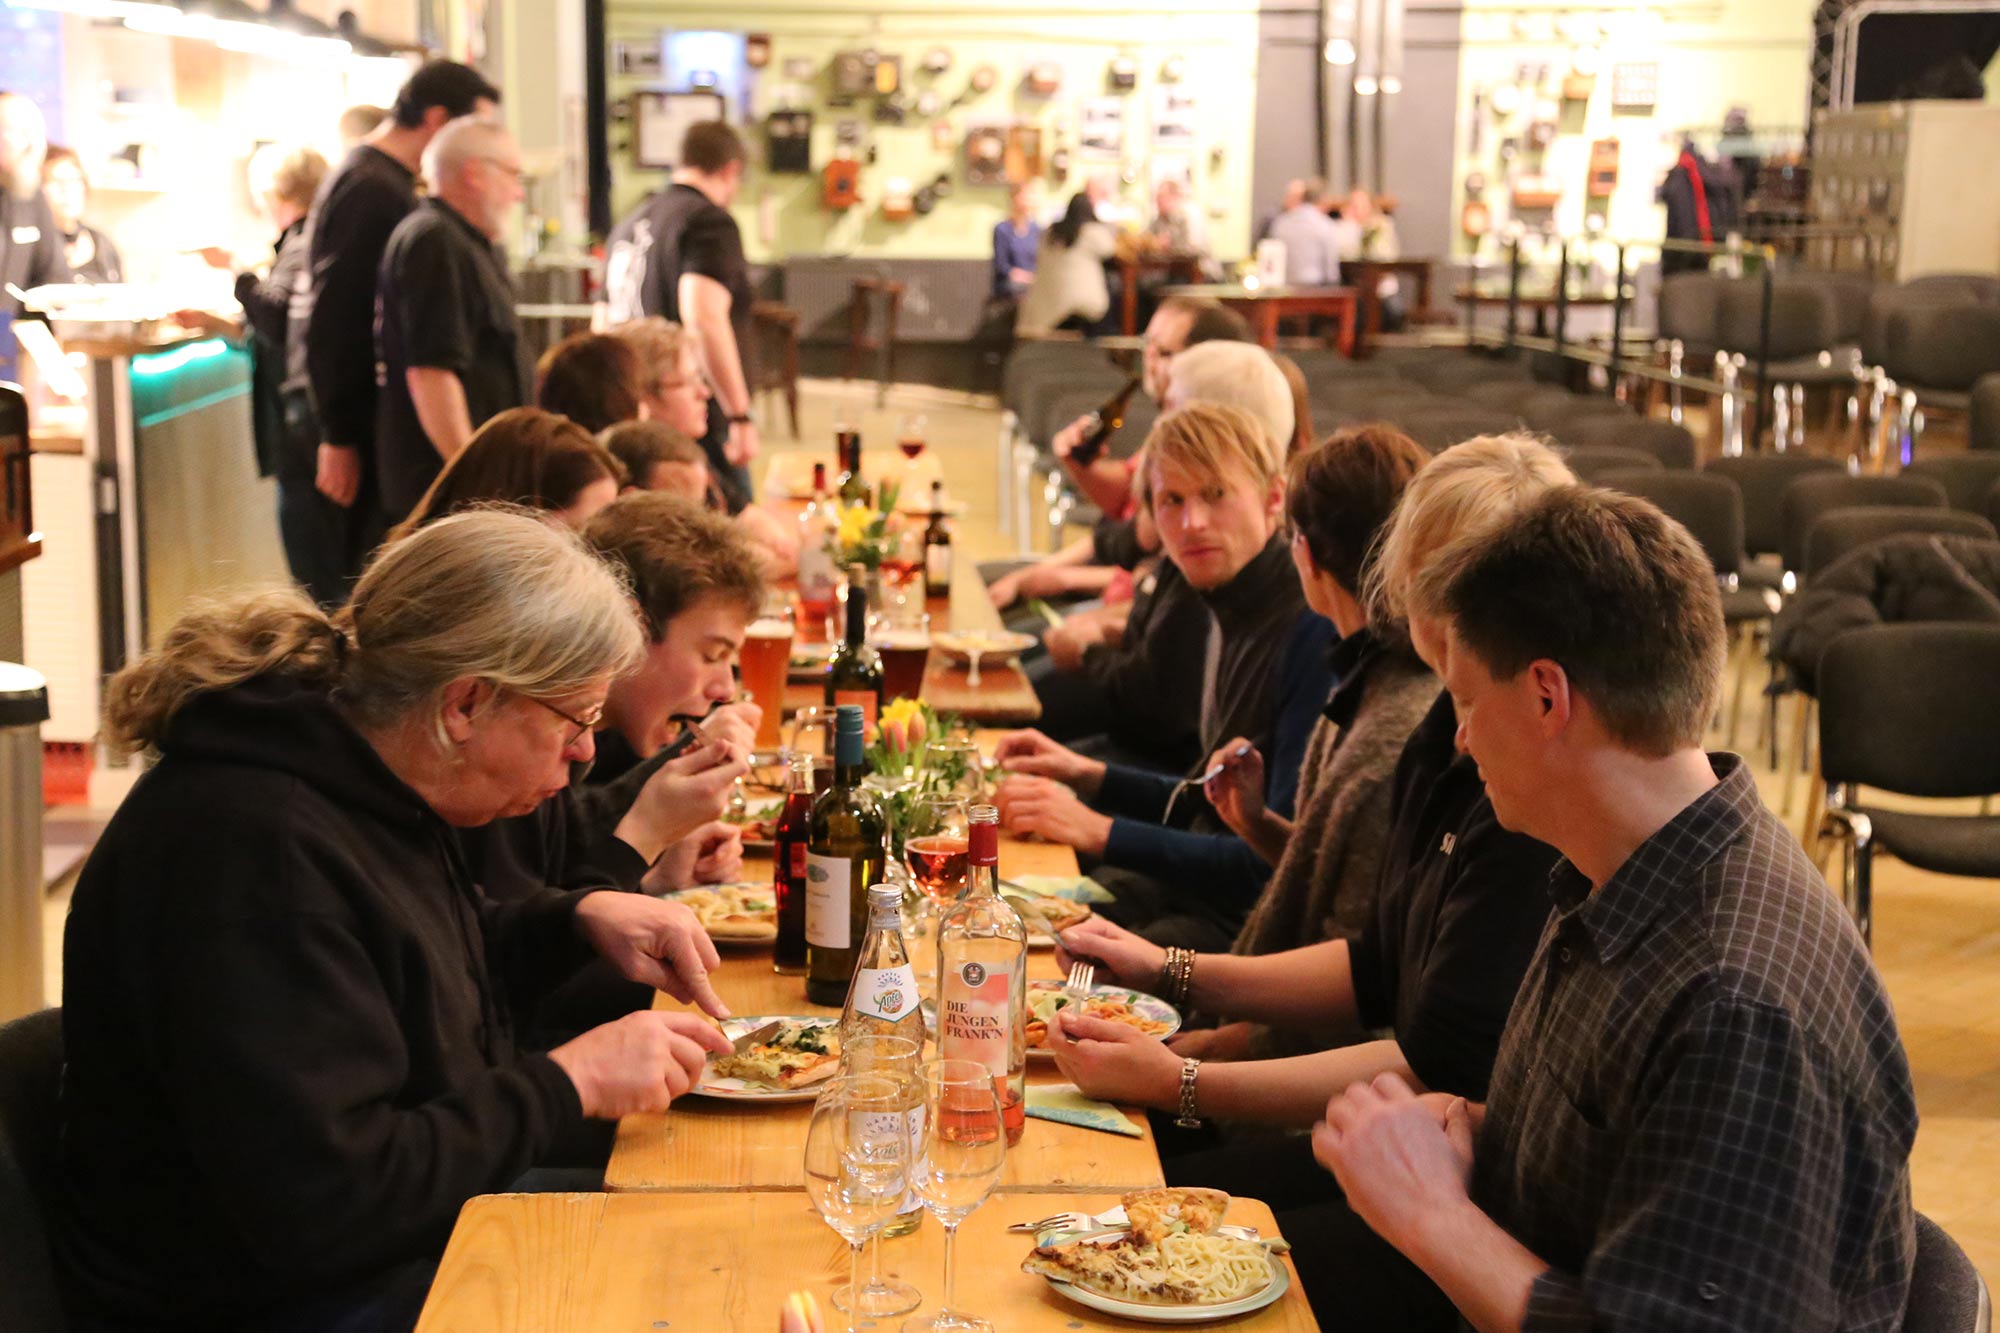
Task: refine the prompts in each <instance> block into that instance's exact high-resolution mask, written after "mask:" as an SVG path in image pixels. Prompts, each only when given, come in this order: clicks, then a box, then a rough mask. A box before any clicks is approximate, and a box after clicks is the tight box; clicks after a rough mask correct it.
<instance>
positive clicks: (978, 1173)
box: [903, 1060, 1007, 1333]
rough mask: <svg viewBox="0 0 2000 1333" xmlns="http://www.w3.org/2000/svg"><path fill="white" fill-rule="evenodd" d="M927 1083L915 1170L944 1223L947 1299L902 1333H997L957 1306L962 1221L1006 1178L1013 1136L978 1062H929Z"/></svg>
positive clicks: (920, 1190)
mask: <svg viewBox="0 0 2000 1333" xmlns="http://www.w3.org/2000/svg"><path fill="white" fill-rule="evenodd" d="M920 1073H921V1076H922V1078H923V1083H924V1132H923V1139H922V1145H921V1147H920V1148H919V1149H918V1152H917V1156H916V1160H915V1161H914V1162H913V1163H912V1165H911V1168H910V1175H911V1182H912V1185H913V1187H914V1188H915V1189H916V1191H917V1197H918V1198H920V1199H922V1200H923V1201H924V1207H926V1208H928V1209H930V1211H931V1215H932V1216H934V1217H936V1218H937V1220H938V1221H939V1222H941V1223H943V1224H944V1299H943V1302H942V1304H941V1306H940V1308H939V1309H938V1311H937V1313H935V1314H931V1315H919V1316H917V1317H916V1318H914V1319H909V1320H906V1321H905V1322H904V1324H903V1333H992V1330H993V1325H992V1324H990V1323H988V1322H987V1321H986V1320H984V1319H981V1318H979V1317H978V1316H976V1315H970V1314H966V1313H964V1312H963V1311H960V1310H954V1309H952V1307H951V1301H952V1293H953V1289H954V1288H953V1280H954V1278H955V1277H956V1276H957V1273H956V1260H957V1242H958V1224H959V1223H961V1222H963V1221H964V1220H965V1219H966V1218H968V1217H970V1216H971V1215H972V1214H973V1212H974V1211H976V1210H977V1209H978V1207H979V1205H980V1204H982V1203H984V1202H986V1196H987V1195H989V1194H991V1193H992V1192H993V1186H994V1185H995V1184H996V1183H998V1181H999V1179H1000V1168H1001V1167H1002V1166H1004V1165H1005V1164H1006V1161H1007V1133H1006V1129H1005V1127H1004V1126H1003V1125H1002V1123H1001V1118H1000V1097H999V1094H998V1093H997V1092H995V1091H994V1088H993V1075H992V1072H991V1071H989V1070H988V1069H987V1068H986V1066H985V1065H982V1064H979V1063H977V1062H976V1061H972V1060H930V1061H927V1062H925V1064H924V1065H923V1067H922V1069H921V1070H920Z"/></svg>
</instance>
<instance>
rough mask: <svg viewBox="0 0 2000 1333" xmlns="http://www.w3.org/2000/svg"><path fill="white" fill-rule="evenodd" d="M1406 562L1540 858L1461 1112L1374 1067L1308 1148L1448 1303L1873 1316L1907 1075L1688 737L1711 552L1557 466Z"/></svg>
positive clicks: (1734, 779)
mask: <svg viewBox="0 0 2000 1333" xmlns="http://www.w3.org/2000/svg"><path fill="white" fill-rule="evenodd" d="M1426 577H1427V578H1429V579H1431V580H1433V581H1434V584H1435V586H1436V587H1437V588H1439V589H1441V590H1442V595H1441V601H1442V605H1443V606H1444V608H1445V616H1444V621H1445V626H1444V631H1445V639H1444V644H1443V651H1442V659H1443V660H1442V662H1441V663H1440V673H1439V674H1440V675H1441V677H1442V678H1443V680H1444V683H1445V686H1446V688H1447V689H1448V690H1449V691H1450V693H1451V696H1452V699H1453V701H1454V703H1455V705H1456V707H1457V711H1458V718H1459V743H1460V744H1461V745H1462V746H1463V747H1464V748H1465V749H1466V750H1467V752H1468V753H1470V755H1471V756H1472V758H1473V759H1474V761H1475V762H1477V763H1478V765H1479V768H1480V772H1481V775H1482V777H1483V778H1484V781H1485V784H1486V788H1487V791H1488V794H1489V796H1490V797H1491V800H1492V803H1493V809H1494V813H1495V815H1496V817H1497V818H1498V819H1499V820H1500V822H1501V823H1502V824H1503V825H1505V826H1507V827H1510V828H1513V829H1517V830H1519V831H1522V832H1525V833H1528V834H1530V835H1531V836H1533V837H1536V838H1539V839H1541V840H1542V841H1545V842H1547V843H1549V844H1551V845H1552V846H1554V847H1555V848H1557V850H1559V851H1560V852H1562V853H1563V855H1564V858H1565V860H1564V861H1563V862H1561V863H1559V864H1558V866H1557V870H1556V873H1555V875H1554V876H1553V878H1552V881H1551V886H1550V892H1551V896H1552V898H1553V899H1554V904H1555V914H1554V915H1553V916H1552V917H1551V919H1550V921H1549V924H1548V926H1547V928H1546V929H1545V930H1544V932H1543V936H1542V940H1541V944H1540V946H1539V948H1538V951H1537V953H1536V955H1535V959H1534V961H1533V962H1532V963H1531V964H1530V965H1529V968H1528V972H1527V975H1526V977H1525V979H1524V980H1523V982H1522V985H1521V990H1520V993H1519V995H1518V996H1517V997H1516V999H1515V1002H1514V1009H1513V1012H1512V1014H1511V1015H1510V1016H1509V1019H1508V1024H1507V1028H1506V1030H1505V1031H1504V1032H1503V1034H1502V1036H1501V1042H1500V1050H1499V1055H1498V1057H1497V1060H1496V1062H1495V1065H1494V1070H1493V1077H1492V1083H1491V1089H1490V1092H1489V1100H1488V1101H1487V1103H1486V1104H1485V1105H1484V1106H1478V1105H1472V1104H1468V1103H1467V1102H1465V1101H1464V1100H1463V1099H1458V1098H1420V1097H1418V1096H1417V1095H1415V1094H1414V1093H1413V1092H1412V1091H1411V1090H1410V1088H1409V1087H1408V1085H1407V1084H1405V1083H1404V1082H1403V1081H1402V1080H1401V1079H1398V1078H1397V1077H1395V1076H1394V1075H1393V1074H1384V1075H1382V1076H1379V1077H1378V1078H1376V1079H1374V1080H1372V1081H1371V1082H1370V1083H1367V1084H1362V1085H1356V1086H1354V1087H1351V1088H1349V1089H1348V1090H1347V1091H1345V1092H1344V1093H1342V1094H1341V1095H1340V1096H1337V1097H1335V1098H1334V1099H1332V1101H1331V1102H1329V1104H1328V1107H1327V1115H1326V1119H1325V1121H1324V1122H1322V1123H1321V1125H1320V1126H1318V1127H1317V1129H1316V1130H1315V1133H1314V1140H1315V1149H1316V1153H1317V1155H1318V1157H1319V1159H1320V1161H1321V1162H1322V1163H1323V1164H1325V1165H1326V1166H1327V1167H1329V1168H1330V1169H1331V1170H1332V1171H1333V1173H1334V1175H1335V1176H1336V1177H1337V1178H1338V1180H1339V1182H1340V1184H1341V1186H1342V1188H1343V1189H1344V1191H1345V1193H1346V1196H1347V1199H1348V1201H1349V1203H1350V1204H1351V1206H1352V1207H1353V1208H1354V1210H1355V1211H1356V1212H1357V1213H1358V1214H1360V1216H1362V1217H1363V1218H1364V1219H1366V1220H1367V1222H1368V1223H1369V1224H1370V1225H1371V1226H1372V1227H1373V1228H1374V1229H1375V1230H1376V1231H1377V1232H1378V1233H1380V1234H1381V1235H1382V1236H1383V1237H1384V1238H1385V1239H1387V1240H1388V1241H1389V1242H1390V1243H1391V1244H1393V1245H1394V1246H1396V1248H1397V1249H1399V1250H1401V1251H1402V1252H1403V1253H1404V1254H1405V1255H1407V1256H1408V1257H1409V1258H1410V1259H1411V1260H1412V1261H1414V1262H1415V1263H1416V1264H1417V1266H1419V1267H1420V1268H1422V1269H1423V1270H1424V1272H1425V1273H1426V1274H1428V1275H1429V1277H1430V1279H1431V1280H1432V1281H1433V1282H1435V1283H1436V1285H1437V1287H1438V1288H1439V1290H1440V1292H1441V1298H1440V1300H1439V1302H1438V1306H1439V1308H1438V1309H1437V1311H1436V1312H1435V1316H1436V1317H1435V1318H1434V1319H1433V1320H1431V1321H1429V1322H1423V1323H1413V1324H1412V1326H1415V1327H1433V1326H1434V1327H1440V1328H1444V1327H1450V1326H1451V1325H1452V1320H1453V1318H1454V1316H1453V1313H1452V1311H1451V1310H1450V1309H1447V1308H1444V1302H1445V1300H1447V1299H1448V1301H1449V1303H1450V1304H1451V1305H1454V1306H1456V1307H1457V1311H1458V1313H1459V1314H1462V1315H1463V1316H1464V1317H1465V1318H1466V1319H1467V1320H1469V1321H1470V1322H1471V1323H1472V1324H1473V1325H1474V1326H1475V1327H1477V1328H1480V1329H1482V1330H1495V1329H1568V1328H1601V1327H1616V1328H1635V1329H1637V1328H1648V1329H1650V1328H1670V1327H1671V1328H1696V1327H1698V1328H1718V1329H1721V1328H1733V1329H1769V1328H1817V1329H1837V1330H1863V1329H1869V1330H1873V1329H1880V1330H1891V1329H1894V1328H1897V1327H1898V1326H1899V1325H1900V1323H1901V1320H1902V1314H1903V1307H1904V1302H1905V1297H1906V1296H1907V1294H1908V1289H1909V1282H1910V1269H1911V1264H1912V1260H1913V1255H1914V1239H1913V1230H1912V1228H1913V1221H1912V1215H1911V1211H1910V1194H1909V1151H1910V1145H1911V1142H1912V1140H1913V1139H1914V1137H1915V1132H1916V1108H1915V1103H1914V1099H1913V1096H1912V1092H1911V1087H1910V1076H1909V1068H1908V1063H1907V1060H1906V1058H1905V1056H1904V1053H1903V1049H1902V1044H1901V1041H1900V1039H1899V1038H1898V1036H1897V1032H1896V1026H1895V1020H1894V1017H1893V1015H1892V1014H1891V1012H1890V1006H1889V1000H1888V997H1887V995H1886V994H1885V993H1884V990H1883V986H1882V981H1881V978H1880V976H1879V975H1877V973H1876V971H1875V969H1874V966H1873V964H1872V962H1871V961H1870V959H1869V957H1868V953H1867V950H1866V947H1865V946H1864V945H1863V943H1862V941H1861V938H1860V936H1859V934H1858V933H1857V932H1856V931H1855V929H1854V927H1853V924H1852V922H1851V921H1849V920H1848V918H1847V917H1846V915H1845V914H1844V912H1843V910H1842V908H1841V906H1840V904H1839V901H1838V900H1837V899H1836V898H1835V897H1834V895H1833V894H1831V893H1830V892H1829V891H1828V890H1827V887H1826V885H1825V883H1824V882H1823V881H1822V880H1821V879H1820V876H1819V874H1818V873H1817V871H1815V870H1814V868H1813V866H1812V864H1811V862H1810V861H1809V860H1807V858H1806V857H1805V855H1804V853H1803V852H1802V851H1801V849H1800V848H1799V845H1798V843H1797V842H1796V840H1794V839H1793V838H1792V836H1791V835H1790V834H1789V833H1788V832H1787V830H1786V829H1785V828H1784V827H1783V826H1782V825H1781V824H1780V823H1779V822H1778V821H1777V820H1776V819H1775V818H1774V817H1773V816H1772V815H1771V814H1770V812H1769V811H1768V810H1766V809H1765V808H1764V806H1763V804H1762V803H1761V801H1760V800H1759V799H1758V796H1757V791H1756V788H1755V786H1754V785H1753V783H1752V781H1751V777H1750V773H1749V770H1748V768H1747V767H1746V766H1745V765H1744V763H1743V761H1742V759H1741V758H1739V757H1737V756H1735V755H1728V754H1717V755H1710V754H1706V753H1704V752H1703V750H1702V749H1701V737H1702V734H1703V731H1704V729H1705V728H1706V725H1707V722H1708V720H1709V717H1710V716H1711V714H1712V712H1713V710H1714V707H1715V701H1716V697H1717V693H1718V689H1719V683H1720V678H1721V671H1722V663H1723V656H1724V631H1723V622H1722V614H1721V608H1720V604H1719V600H1718V596H1717V591H1716V583H1715V578H1714V574H1713V571H1712V568H1711V566H1710V565H1709V563H1708V561H1707V559H1706V557H1705V556H1703V554H1702V553H1701V550H1700V548H1699V547H1697V546H1696V545H1695V543H1694V541H1693V540H1692V538H1690V537H1689V536H1688V534H1687V533H1686V531H1685V530H1684V529H1682V528H1680V527H1679V526H1678V525H1676V524H1674V523H1672V522H1671V521H1669V520H1668V519H1666V518H1665V517H1664V516H1663V515H1661V514H1660V513H1659V511H1658V510H1656V509H1654V508H1653V507H1652V506H1651V505H1649V504H1646V503H1645V502H1644V501H1641V500H1636V499H1633V498H1630V497H1625V496H1619V495H1616V494H1613V493H1611V492H1607V491H1600V490H1581V489H1568V490H1563V491H1558V492H1556V493H1554V494H1552V495H1550V496H1547V497H1544V498H1543V499H1542V500H1540V501H1538V502H1537V503H1536V504H1534V505H1532V506H1530V507H1529V508H1528V509H1527V510H1526V511H1525V512H1524V514H1523V516H1522V517H1521V519H1520V520H1519V521H1518V522H1517V523H1516V524H1514V525H1512V526H1511V527H1510V528H1509V529H1507V530H1505V531H1503V532H1501V533H1499V534H1497V535H1496V536H1494V537H1492V538H1491V539H1490V540H1489V541H1487V542H1485V543H1483V544H1481V545H1479V546H1478V547H1476V548H1472V547H1468V548H1457V549H1454V550H1453V551H1451V552H1449V553H1447V555H1446V556H1445V557H1444V558H1441V559H1440V560H1438V561H1437V562H1436V563H1435V565H1434V566H1433V568H1432V569H1431V570H1428V571H1427V572H1426Z"/></svg>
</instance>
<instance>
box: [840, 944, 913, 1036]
mask: <svg viewBox="0 0 2000 1333" xmlns="http://www.w3.org/2000/svg"><path fill="white" fill-rule="evenodd" d="M870 952H873V950H870ZM916 1002H917V974H916V972H915V971H913V970H912V969H911V967H910V965H909V964H908V963H904V964H903V965H902V966H900V967H864V968H860V969H858V970H857V971H856V972H855V973H854V1012H855V1013H857V1014H866V1015H867V1016H868V1017H870V1018H879V1019H881V1020H882V1021H883V1022H885V1023H898V1022H901V1021H902V1020H903V1019H905V1018H908V1017H909V1016H910V1006H912V1005H914V1004H915V1003H916Z"/></svg>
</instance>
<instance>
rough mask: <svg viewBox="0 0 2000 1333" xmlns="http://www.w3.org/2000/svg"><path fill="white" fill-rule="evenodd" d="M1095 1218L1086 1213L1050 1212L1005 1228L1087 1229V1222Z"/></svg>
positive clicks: (1041, 1229) (1027, 1230) (1015, 1229)
mask: <svg viewBox="0 0 2000 1333" xmlns="http://www.w3.org/2000/svg"><path fill="white" fill-rule="evenodd" d="M1096 1220H1097V1219H1096V1218H1094V1217H1092V1216H1090V1214H1088V1213H1051V1214H1050V1215H1049V1216H1047V1217H1045V1218H1043V1219H1042V1220H1041V1221H1039V1222H1016V1223H1015V1224H1014V1225H1013V1226H1010V1227H1008V1228H1007V1229H1008V1230H1009V1231H1026V1232H1030V1233H1033V1232H1041V1231H1048V1230H1051V1229H1053V1228H1057V1227H1060V1228H1062V1229H1063V1230H1065V1231H1074V1230H1078V1229H1079V1228H1085V1229H1087V1228H1088V1226H1089V1224H1090V1223H1093V1222H1095V1221H1096Z"/></svg>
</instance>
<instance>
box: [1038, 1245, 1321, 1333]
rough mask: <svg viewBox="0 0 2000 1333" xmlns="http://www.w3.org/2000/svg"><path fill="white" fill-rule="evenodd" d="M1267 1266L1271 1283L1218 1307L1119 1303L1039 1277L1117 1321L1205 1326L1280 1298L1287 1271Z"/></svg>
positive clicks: (1279, 1264)
mask: <svg viewBox="0 0 2000 1333" xmlns="http://www.w3.org/2000/svg"><path fill="white" fill-rule="evenodd" d="M1124 1234H1125V1232H1124V1229H1123V1228H1117V1227H1114V1228H1112V1229H1110V1230H1107V1231H1096V1232H1089V1233H1086V1234H1084V1235H1082V1236H1073V1237H1071V1238H1070V1239H1072V1240H1088V1241H1096V1240H1106V1239H1109V1238H1111V1237H1114V1236H1122V1235H1124ZM1265 1257H1266V1258H1267V1259H1268V1260H1269V1261H1270V1264H1271V1280H1270V1282H1268V1283H1266V1284H1265V1285H1264V1287H1263V1288H1261V1289H1260V1290H1257V1291H1253V1292H1251V1293H1250V1294H1249V1295H1248V1296H1245V1297H1243V1298H1241V1299H1240V1300H1234V1301H1224V1302H1223V1303H1221V1304H1220V1305H1142V1304H1140V1303H1139V1302H1138V1301H1123V1300H1120V1299H1118V1298H1117V1297H1116V1296H1106V1295H1103V1294H1102V1293H1100V1292H1095V1291H1090V1290H1088V1289H1086V1288H1083V1287H1079V1286H1077V1285H1075V1284H1074V1283H1071V1282H1064V1281H1063V1280H1061V1279H1060V1278H1053V1277H1047V1276H1043V1278H1042V1280H1043V1281H1044V1282H1046V1283H1048V1284H1049V1286H1050V1288H1051V1289H1053V1290H1054V1291H1055V1293H1056V1295H1058V1296H1061V1297H1064V1298H1065V1299H1067V1300H1072V1301H1075V1302H1076V1303H1077V1304H1078V1305H1087V1306H1089V1307H1090V1308H1091V1309H1093V1310H1101V1311H1103V1312H1104V1313H1105V1314H1114V1315H1117V1316H1118V1317H1119V1318H1121V1319H1133V1320H1137V1321H1139V1322H1140V1323H1146V1324H1205V1323H1208V1322H1209V1321H1211V1320H1216V1319H1232V1318H1234V1317H1236V1316H1237V1315H1243V1314H1249V1313H1251V1312H1252V1311H1255V1310H1261V1309H1263V1308H1264V1307H1265V1306H1267V1305H1270V1304H1271V1303H1272V1302H1274V1301H1276V1300H1277V1299H1278V1298H1279V1297H1281V1296H1283V1295H1284V1294H1285V1292H1286V1290H1287V1289H1288V1288H1290V1286H1291V1285H1292V1274H1291V1270H1290V1269H1288V1268H1286V1267H1285V1264H1284V1261H1283V1260H1282V1259H1279V1258H1277V1257H1275V1256H1272V1255H1266V1256H1265Z"/></svg>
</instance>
